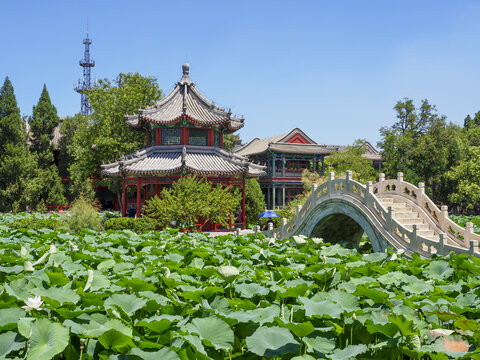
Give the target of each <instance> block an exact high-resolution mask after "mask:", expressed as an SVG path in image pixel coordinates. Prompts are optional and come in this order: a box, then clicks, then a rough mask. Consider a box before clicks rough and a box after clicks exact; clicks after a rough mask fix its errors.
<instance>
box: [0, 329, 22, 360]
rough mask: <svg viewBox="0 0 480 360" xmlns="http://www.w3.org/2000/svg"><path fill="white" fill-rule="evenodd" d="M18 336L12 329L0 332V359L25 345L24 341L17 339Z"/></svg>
mask: <svg viewBox="0 0 480 360" xmlns="http://www.w3.org/2000/svg"><path fill="white" fill-rule="evenodd" d="M18 337H20V336H19V335H18V334H17V333H14V332H13V331H7V332H5V333H2V334H0V359H5V358H6V356H7V355H8V354H10V353H11V352H12V351H17V350H20V349H22V348H23V347H25V341H21V340H19V339H17V338H18ZM16 339H17V340H16Z"/></svg>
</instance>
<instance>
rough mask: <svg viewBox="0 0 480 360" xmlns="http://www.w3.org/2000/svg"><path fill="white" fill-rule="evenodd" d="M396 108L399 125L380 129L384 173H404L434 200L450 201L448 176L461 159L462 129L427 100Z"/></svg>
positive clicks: (393, 174)
mask: <svg viewBox="0 0 480 360" xmlns="http://www.w3.org/2000/svg"><path fill="white" fill-rule="evenodd" d="M394 109H395V110H396V112H397V119H398V120H397V122H396V123H394V124H393V125H392V126H391V127H382V128H381V129H380V134H381V137H382V140H381V141H380V142H379V144H378V145H379V147H380V148H381V149H382V156H383V158H384V162H383V168H384V171H385V173H386V174H387V175H388V176H391V177H395V176H396V174H397V173H398V172H403V174H404V178H405V180H406V181H408V182H411V183H414V184H416V183H418V182H424V183H425V185H426V186H427V192H428V193H429V195H430V196H432V197H433V199H434V201H440V202H445V201H447V198H448V191H449V189H451V182H449V181H447V178H446V173H447V171H448V170H449V168H450V167H451V166H454V165H455V164H457V163H458V161H459V158H460V157H461V156H462V155H461V141H460V139H459V136H460V135H459V130H460V129H459V128H458V126H456V125H453V124H447V123H446V117H445V116H441V115H438V114H437V111H436V108H435V106H433V105H430V104H429V103H428V101H427V100H422V104H421V106H420V107H418V108H415V106H414V104H413V101H412V100H410V99H404V101H399V102H398V103H397V104H396V105H395V107H394Z"/></svg>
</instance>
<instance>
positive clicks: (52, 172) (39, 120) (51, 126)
mask: <svg viewBox="0 0 480 360" xmlns="http://www.w3.org/2000/svg"><path fill="white" fill-rule="evenodd" d="M59 121H60V119H59V117H58V115H57V109H56V108H55V106H54V105H53V104H52V102H51V100H50V95H49V94H48V91H47V86H46V85H45V84H44V85H43V90H42V94H41V95H40V99H39V100H38V103H37V105H36V106H34V107H33V113H32V116H31V117H30V131H31V150H32V152H33V153H34V155H35V157H36V161H37V164H38V174H37V176H38V180H37V184H38V188H37V190H38V193H37V198H38V202H40V203H43V202H45V203H46V204H47V205H57V206H58V205H62V204H63V203H64V201H65V198H64V196H63V193H64V189H63V186H62V183H61V178H60V175H59V173H58V168H57V165H55V162H54V161H55V157H54V145H53V144H52V140H53V135H54V134H53V132H54V130H55V127H57V126H58V124H59Z"/></svg>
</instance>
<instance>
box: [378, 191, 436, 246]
mask: <svg viewBox="0 0 480 360" xmlns="http://www.w3.org/2000/svg"><path fill="white" fill-rule="evenodd" d="M379 200H380V202H381V203H382V205H383V206H384V207H385V208H386V209H388V208H389V207H391V208H392V217H393V218H394V219H395V220H397V221H398V222H399V223H400V224H402V225H403V226H404V227H405V228H407V229H408V230H410V231H412V230H413V225H416V227H417V235H420V236H423V237H425V238H427V239H430V240H433V241H439V234H438V232H437V231H435V230H434V228H433V227H432V226H430V225H429V224H428V223H426V222H425V220H424V219H423V217H422V216H420V214H419V213H418V211H417V210H416V209H415V208H413V207H412V206H409V205H408V204H407V203H406V202H405V201H401V200H400V199H393V198H388V197H384V198H380V199H379Z"/></svg>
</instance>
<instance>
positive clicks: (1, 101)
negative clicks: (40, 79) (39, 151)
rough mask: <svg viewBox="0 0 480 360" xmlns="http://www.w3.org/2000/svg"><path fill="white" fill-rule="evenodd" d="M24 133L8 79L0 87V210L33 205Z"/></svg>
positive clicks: (31, 160)
mask: <svg viewBox="0 0 480 360" xmlns="http://www.w3.org/2000/svg"><path fill="white" fill-rule="evenodd" d="M26 140H27V133H26V130H25V125H24V122H23V120H22V118H21V117H20V109H19V108H18V106H17V100H16V98H15V93H14V90H13V85H12V83H11V81H10V79H9V78H8V77H7V78H5V82H4V83H3V86H2V88H1V89H0V210H2V211H19V210H24V209H25V207H26V206H35V205H36V204H34V203H33V198H34V194H35V182H34V181H33V180H32V175H34V174H35V170H36V166H35V159H34V158H33V156H32V155H31V154H30V152H29V150H28V148H27V143H26Z"/></svg>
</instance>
